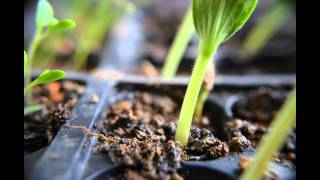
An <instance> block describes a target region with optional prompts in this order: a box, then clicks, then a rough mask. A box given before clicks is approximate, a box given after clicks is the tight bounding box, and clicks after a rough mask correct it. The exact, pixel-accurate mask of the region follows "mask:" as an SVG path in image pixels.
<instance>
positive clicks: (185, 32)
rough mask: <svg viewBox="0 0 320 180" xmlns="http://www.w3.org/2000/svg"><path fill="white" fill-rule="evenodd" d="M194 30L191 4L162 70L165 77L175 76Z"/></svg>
mask: <svg viewBox="0 0 320 180" xmlns="http://www.w3.org/2000/svg"><path fill="white" fill-rule="evenodd" d="M193 32H194V27H193V22H192V6H190V7H189V8H188V10H187V13H186V15H185V16H184V18H183V20H182V23H181V25H180V27H179V30H178V32H177V34H176V36H175V39H174V41H173V44H172V46H171V47H170V49H169V52H168V55H167V56H166V60H165V64H164V67H163V69H162V72H161V74H162V76H163V77H165V78H172V77H174V76H175V74H176V72H177V69H178V66H179V64H180V61H181V59H182V56H183V53H184V52H185V49H186V48H187V45H188V43H189V41H190V39H191V38H192V35H193Z"/></svg>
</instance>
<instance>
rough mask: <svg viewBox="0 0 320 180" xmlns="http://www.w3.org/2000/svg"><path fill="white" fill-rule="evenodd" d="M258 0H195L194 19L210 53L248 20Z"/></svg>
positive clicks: (204, 45) (205, 49)
mask: <svg viewBox="0 0 320 180" xmlns="http://www.w3.org/2000/svg"><path fill="white" fill-rule="evenodd" d="M257 3H258V0H193V21H194V25H195V29H196V31H197V33H198V35H199V36H200V38H201V40H202V41H203V46H202V48H201V47H200V49H202V50H203V51H205V52H206V51H208V52H207V53H210V52H212V51H215V50H216V48H217V47H218V46H219V45H220V44H221V43H223V42H224V41H226V40H227V39H229V38H230V37H231V36H232V35H233V34H234V33H236V32H237V31H238V30H239V29H240V28H241V27H242V26H243V25H244V24H245V22H246V21H247V20H248V18H249V17H250V15H251V14H252V12H253V10H254V9H255V7H256V5H257Z"/></svg>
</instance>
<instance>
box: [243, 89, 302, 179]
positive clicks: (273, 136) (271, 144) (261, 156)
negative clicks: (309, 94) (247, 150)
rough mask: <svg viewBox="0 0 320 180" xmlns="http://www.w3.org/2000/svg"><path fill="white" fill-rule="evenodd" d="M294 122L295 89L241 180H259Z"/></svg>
mask: <svg viewBox="0 0 320 180" xmlns="http://www.w3.org/2000/svg"><path fill="white" fill-rule="evenodd" d="M295 121H296V88H294V89H293V91H292V93H291V95H290V97H289V98H288V99H287V100H286V102H285V103H284V105H283V106H282V108H281V110H280V111H279V112H278V114H277V116H276V118H275V119H274V120H273V122H272V124H271V125H270V131H269V132H268V133H267V134H266V136H265V138H264V139H263V140H262V142H261V143H260V145H259V146H258V149H257V153H256V155H255V160H254V161H253V163H252V164H250V165H249V167H248V169H247V170H246V171H245V172H244V174H243V175H242V177H241V180H252V179H261V178H262V176H263V174H264V171H265V169H266V168H267V166H268V162H269V161H270V159H271V158H272V155H273V153H275V152H277V151H278V150H279V149H280V147H281V145H282V144H283V142H284V141H285V139H286V137H287V136H288V134H289V133H290V130H291V128H292V127H293V126H294V124H295Z"/></svg>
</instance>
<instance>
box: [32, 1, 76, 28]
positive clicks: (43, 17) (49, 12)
mask: <svg viewBox="0 0 320 180" xmlns="http://www.w3.org/2000/svg"><path fill="white" fill-rule="evenodd" d="M36 25H37V28H38V29H39V28H44V27H47V28H48V30H47V32H48V33H52V32H56V31H60V30H66V29H71V28H74V27H75V26H76V23H75V22H74V21H73V20H71V19H63V20H58V19H57V18H55V17H54V12H53V8H52V6H51V4H50V3H49V2H48V1H47V0H39V1H38V5H37V12H36Z"/></svg>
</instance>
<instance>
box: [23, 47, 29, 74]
mask: <svg viewBox="0 0 320 180" xmlns="http://www.w3.org/2000/svg"><path fill="white" fill-rule="evenodd" d="M27 68H28V55H27V53H26V51H24V76H25V75H26V72H27Z"/></svg>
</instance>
